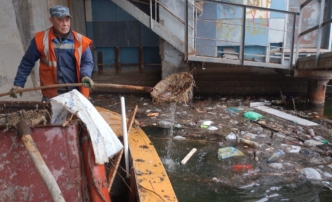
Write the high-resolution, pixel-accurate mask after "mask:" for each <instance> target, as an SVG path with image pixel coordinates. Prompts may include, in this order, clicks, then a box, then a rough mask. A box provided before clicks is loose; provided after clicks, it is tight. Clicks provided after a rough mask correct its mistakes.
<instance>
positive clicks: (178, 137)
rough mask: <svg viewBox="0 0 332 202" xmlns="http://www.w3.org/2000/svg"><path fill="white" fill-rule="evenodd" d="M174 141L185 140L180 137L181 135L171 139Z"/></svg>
mask: <svg viewBox="0 0 332 202" xmlns="http://www.w3.org/2000/svg"><path fill="white" fill-rule="evenodd" d="M173 139H174V140H185V139H186V138H185V137H182V136H181V135H177V136H175V137H174V138H173Z"/></svg>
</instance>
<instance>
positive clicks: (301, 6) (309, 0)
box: [300, 0, 312, 9]
mask: <svg viewBox="0 0 332 202" xmlns="http://www.w3.org/2000/svg"><path fill="white" fill-rule="evenodd" d="M310 2H312V0H307V1H305V2H303V3H302V4H301V5H300V9H302V8H304V7H305V6H306V5H308V4H309V3H310Z"/></svg>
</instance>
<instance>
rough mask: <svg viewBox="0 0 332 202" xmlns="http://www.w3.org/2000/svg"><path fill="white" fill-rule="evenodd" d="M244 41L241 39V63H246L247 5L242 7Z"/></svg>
mask: <svg viewBox="0 0 332 202" xmlns="http://www.w3.org/2000/svg"><path fill="white" fill-rule="evenodd" d="M242 9H243V11H242V41H241V46H240V60H241V64H242V65H244V46H245V41H246V11H247V7H246V6H243V7H242Z"/></svg>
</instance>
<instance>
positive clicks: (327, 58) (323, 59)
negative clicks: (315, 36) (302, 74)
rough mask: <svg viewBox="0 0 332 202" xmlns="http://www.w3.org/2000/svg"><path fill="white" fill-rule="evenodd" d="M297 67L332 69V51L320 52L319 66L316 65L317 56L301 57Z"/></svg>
mask: <svg viewBox="0 0 332 202" xmlns="http://www.w3.org/2000/svg"><path fill="white" fill-rule="evenodd" d="M296 69H324V70H326V69H332V53H331V52H328V53H323V54H320V55H319V58H318V66H316V56H310V57H304V58H300V59H298V61H297V66H296Z"/></svg>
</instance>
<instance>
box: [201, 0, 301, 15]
mask: <svg viewBox="0 0 332 202" xmlns="http://www.w3.org/2000/svg"><path fill="white" fill-rule="evenodd" d="M204 1H205V2H212V3H221V4H226V5H230V6H239V7H246V8H251V9H256V10H264V11H271V12H279V13H286V14H296V15H298V14H299V12H294V11H284V10H279V9H273V8H264V7H259V6H251V5H243V4H237V3H230V2H220V1H216V0H204Z"/></svg>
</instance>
